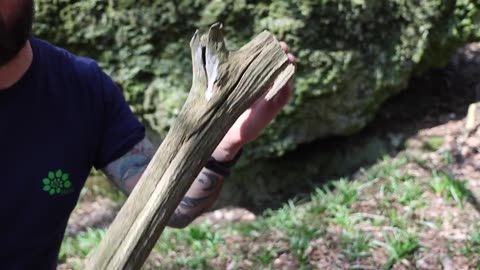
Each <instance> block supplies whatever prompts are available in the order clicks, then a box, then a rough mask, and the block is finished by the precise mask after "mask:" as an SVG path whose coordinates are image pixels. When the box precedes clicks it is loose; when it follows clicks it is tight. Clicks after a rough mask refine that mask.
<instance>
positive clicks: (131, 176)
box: [103, 139, 223, 228]
mask: <svg viewBox="0 0 480 270" xmlns="http://www.w3.org/2000/svg"><path fill="white" fill-rule="evenodd" d="M154 154H155V149H154V147H153V145H152V144H151V143H150V142H149V141H148V140H147V139H145V140H143V141H142V142H140V143H139V144H137V145H136V146H135V147H134V148H133V149H132V150H131V151H130V152H129V153H127V154H126V155H124V156H123V157H121V158H119V159H117V160H116V161H114V162H112V163H110V164H108V166H106V167H105V168H104V169H103V172H104V173H105V174H106V175H107V176H108V178H110V180H112V182H114V183H115V184H116V185H117V186H118V187H119V188H120V189H122V190H123V191H124V192H125V193H126V194H130V192H132V190H133V188H134V187H135V184H136V183H137V182H138V180H139V179H140V177H141V175H142V174H143V172H144V171H145V169H146V168H147V165H148V163H149V162H150V160H152V158H153V155H154ZM222 184H223V177H222V176H220V175H218V174H216V173H214V172H212V171H210V170H208V169H203V170H202V171H201V172H200V174H199V175H198V176H197V178H196V179H195V181H194V182H193V184H192V186H191V187H190V189H189V190H188V192H187V194H186V195H185V197H184V198H183V199H182V201H181V202H180V205H178V207H177V209H176V210H175V213H174V214H173V216H172V218H171V219H170V221H169V223H168V225H169V226H171V227H176V228H183V227H185V226H187V225H188V224H190V223H191V222H192V221H193V220H194V219H195V218H197V217H198V216H199V215H201V214H202V213H203V212H204V211H206V210H207V209H209V208H210V207H211V206H212V205H213V203H214V202H215V200H216V199H217V197H218V194H219V193H220V189H221V187H222Z"/></svg>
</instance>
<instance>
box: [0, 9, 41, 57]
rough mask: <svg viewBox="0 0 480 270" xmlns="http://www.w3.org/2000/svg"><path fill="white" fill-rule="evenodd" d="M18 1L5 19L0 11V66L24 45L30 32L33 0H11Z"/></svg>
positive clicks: (15, 54)
mask: <svg viewBox="0 0 480 270" xmlns="http://www.w3.org/2000/svg"><path fill="white" fill-rule="evenodd" d="M13 1H17V2H18V11H15V12H14V14H13V15H12V16H10V17H11V18H9V20H8V21H7V20H6V18H5V16H3V17H2V15H1V11H0V66H3V65H5V64H7V63H9V62H10V61H12V59H13V58H15V56H17V54H18V53H19V52H20V50H21V49H23V48H24V47H25V44H26V42H27V40H28V38H29V37H30V35H31V33H32V23H33V16H34V5H33V0H20V1H19V0H13Z"/></svg>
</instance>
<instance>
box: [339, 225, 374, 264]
mask: <svg viewBox="0 0 480 270" xmlns="http://www.w3.org/2000/svg"><path fill="white" fill-rule="evenodd" d="M340 244H341V246H342V250H343V253H344V254H345V256H346V257H347V258H348V260H349V261H350V262H353V261H356V260H358V259H361V258H364V257H368V256H370V255H371V252H370V248H371V247H372V246H371V243H370V236H368V235H367V234H365V233H362V232H358V231H354V232H348V231H344V232H343V234H342V236H341V243H340Z"/></svg>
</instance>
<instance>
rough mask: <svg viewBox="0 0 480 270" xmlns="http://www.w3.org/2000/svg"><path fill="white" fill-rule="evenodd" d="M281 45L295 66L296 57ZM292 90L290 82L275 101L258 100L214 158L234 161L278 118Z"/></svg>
mask: <svg viewBox="0 0 480 270" xmlns="http://www.w3.org/2000/svg"><path fill="white" fill-rule="evenodd" d="M280 45H281V46H282V49H283V50H284V51H285V53H286V54H287V55H288V59H289V60H290V62H291V63H292V64H294V63H295V57H294V56H293V55H292V54H290V53H288V46H287V44H286V43H285V42H280ZM292 90H293V86H292V82H291V81H290V82H289V83H288V84H287V85H286V86H285V87H284V88H283V89H282V90H280V91H279V92H278V94H277V95H276V96H275V97H274V98H273V99H271V100H269V101H267V100H266V99H265V95H264V96H262V97H261V98H260V99H259V100H257V101H256V102H255V103H254V104H253V106H252V107H250V108H249V109H248V110H246V111H245V112H244V113H243V114H242V115H241V116H240V117H239V118H238V119H237V121H236V122H235V123H234V124H233V126H232V127H231V128H230V130H229V131H228V132H227V134H226V135H225V137H224V138H223V140H222V141H221V142H220V144H219V145H218V147H217V148H216V149H215V151H214V152H213V154H212V156H213V158H215V159H216V160H218V161H229V160H232V159H233V158H234V157H235V155H236V154H237V153H238V151H239V150H240V149H241V148H242V146H243V145H245V144H247V143H250V142H252V141H253V140H255V139H256V138H257V137H258V136H259V135H260V134H261V133H262V131H263V130H264V129H265V128H266V127H267V126H268V124H270V122H271V121H272V120H273V119H274V118H275V116H277V114H278V113H279V112H280V110H281V109H282V108H283V107H284V106H285V105H286V104H287V102H288V100H289V99H290V97H291V95H292ZM267 92H268V91H266V92H265V94H266V93H267Z"/></svg>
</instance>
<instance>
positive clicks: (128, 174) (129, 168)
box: [103, 139, 155, 194]
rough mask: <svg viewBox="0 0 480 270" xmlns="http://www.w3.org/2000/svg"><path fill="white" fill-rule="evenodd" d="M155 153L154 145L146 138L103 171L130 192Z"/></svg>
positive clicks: (123, 189)
mask: <svg viewBox="0 0 480 270" xmlns="http://www.w3.org/2000/svg"><path fill="white" fill-rule="evenodd" d="M154 154H155V149H154V146H153V145H152V144H151V143H150V141H148V140H147V139H144V140H143V141H141V142H140V143H138V144H137V145H135V147H134V148H133V149H132V150H131V151H130V152H128V153H127V154H125V155H124V156H123V157H121V158H119V159H117V160H115V161H114V162H112V163H110V164H108V166H106V167H105V168H104V169H103V172H104V173H105V174H106V175H107V177H108V178H109V179H110V180H112V181H113V182H114V183H115V184H116V185H117V186H118V187H119V188H120V189H121V190H122V191H124V192H125V193H126V194H130V192H132V190H133V187H134V186H135V184H136V183H137V182H138V180H139V179H140V176H141V175H142V173H143V172H144V171H145V169H146V168H147V166H148V163H149V162H150V160H152V158H153V155H154Z"/></svg>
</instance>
